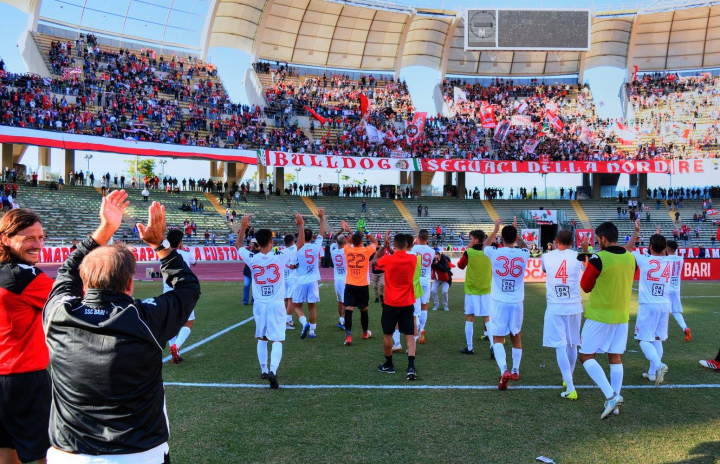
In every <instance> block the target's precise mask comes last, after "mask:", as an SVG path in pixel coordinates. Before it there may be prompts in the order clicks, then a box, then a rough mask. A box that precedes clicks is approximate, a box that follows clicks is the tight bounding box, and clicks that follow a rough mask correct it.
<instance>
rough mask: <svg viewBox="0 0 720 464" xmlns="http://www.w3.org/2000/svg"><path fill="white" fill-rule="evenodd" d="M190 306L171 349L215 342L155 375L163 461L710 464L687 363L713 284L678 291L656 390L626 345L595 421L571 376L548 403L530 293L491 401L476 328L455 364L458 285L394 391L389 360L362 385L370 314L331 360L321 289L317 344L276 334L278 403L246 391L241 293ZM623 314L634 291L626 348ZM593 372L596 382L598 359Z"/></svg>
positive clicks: (268, 394)
mask: <svg viewBox="0 0 720 464" xmlns="http://www.w3.org/2000/svg"><path fill="white" fill-rule="evenodd" d="M202 291H203V294H202V297H201V299H200V302H199V305H198V308H197V309H196V316H197V319H196V321H195V328H194V329H193V332H192V335H191V336H190V338H189V339H188V341H187V342H186V343H185V346H184V347H183V348H184V349H188V348H192V346H193V345H194V344H196V343H198V342H202V341H205V340H206V339H208V337H212V336H214V335H217V334H218V333H220V334H219V335H217V336H215V338H212V339H210V340H207V341H205V342H204V343H202V344H201V345H199V346H197V347H195V348H192V349H189V350H188V351H187V352H185V353H184V354H183V357H184V359H185V362H184V363H182V364H181V365H179V366H175V365H173V364H171V363H169V362H166V363H165V364H164V372H163V376H164V380H165V382H166V384H167V386H166V388H165V390H166V395H167V412H168V416H169V418H170V432H171V436H170V449H171V456H172V460H173V462H180V463H197V462H311V461H312V462H378V461H385V462H417V461H428V462H432V461H440V462H459V461H462V462H504V463H507V462H533V461H534V459H535V458H536V457H537V456H540V455H544V456H548V457H550V458H552V459H554V460H555V461H556V462H557V463H571V462H572V463H591V462H603V463H606V462H631V461H636V462H643V463H645V462H650V463H661V462H662V463H665V462H667V463H670V462H672V463H675V462H686V463H706V462H707V463H711V462H720V461H719V460H720V408H718V407H717V405H718V399H719V398H720V374H718V373H716V372H711V371H707V370H705V369H703V368H702V367H700V365H699V364H698V360H700V359H705V358H710V357H714V356H715V354H716V353H717V349H718V344H719V343H720V337H719V336H718V319H719V318H720V316H719V314H720V283H700V282H683V286H682V297H683V299H682V302H683V306H684V308H685V319H686V321H687V323H688V325H689V326H690V328H691V329H692V331H693V341H692V342H690V343H686V342H685V341H684V338H683V334H682V333H681V331H680V328H679V327H678V325H677V323H676V322H675V320H674V319H673V318H672V317H671V318H670V338H669V340H668V342H666V344H665V354H664V357H663V362H665V363H666V364H667V365H668V366H669V368H670V370H669V372H668V374H667V375H666V378H665V380H666V386H665V387H663V388H660V389H658V388H655V387H654V384H653V385H652V386H651V384H649V383H648V382H647V381H645V380H644V379H643V378H642V377H641V374H642V372H645V371H646V370H647V367H648V362H647V360H646V359H645V357H644V356H643V355H642V353H641V352H640V350H639V348H638V346H637V343H636V342H634V341H632V340H629V341H628V350H629V351H628V352H626V354H625V356H624V364H625V377H624V387H627V388H624V389H623V392H622V395H623V397H624V398H625V405H624V406H623V407H622V408H621V412H620V415H619V416H613V417H611V418H610V419H608V420H606V421H601V420H600V413H601V412H602V404H603V396H602V393H601V392H600V391H599V389H597V388H595V387H594V386H593V387H592V388H583V386H586V387H587V386H590V385H592V381H591V380H590V378H589V377H588V375H587V374H586V373H585V371H584V369H583V368H582V366H581V365H580V363H579V362H578V366H577V367H576V369H575V382H576V385H577V386H578V387H579V388H578V394H579V399H578V401H574V402H571V401H568V400H565V399H562V398H560V392H561V391H562V388H561V386H560V384H561V382H562V378H561V376H560V371H559V369H558V367H557V364H556V361H555V352H554V350H552V349H549V348H543V347H542V323H543V316H544V311H545V287H544V284H527V285H526V293H525V320H524V325H523V332H522V333H523V359H522V364H521V369H520V375H521V380H520V381H519V382H511V383H510V387H509V389H508V390H507V391H504V392H502V391H498V390H497V380H498V376H499V370H498V368H497V364H496V363H495V361H493V360H491V359H490V356H489V343H488V342H487V341H481V340H480V335H482V325H481V323H479V322H477V321H476V323H475V353H476V354H475V355H474V356H467V355H462V354H460V352H459V351H460V349H461V348H463V347H464V346H465V334H464V324H465V322H464V321H465V319H464V315H463V298H464V296H463V287H462V283H455V284H453V285H452V287H451V289H450V308H451V310H450V311H447V312H445V311H442V310H440V311H430V314H429V317H428V322H427V327H426V329H427V344H425V345H418V350H417V360H416V367H417V370H418V376H419V377H418V380H417V381H416V382H408V381H406V380H405V375H404V371H405V368H406V366H407V365H406V356H405V355H404V354H399V353H396V354H395V356H394V361H395V366H396V368H397V369H398V373H397V374H395V375H388V374H381V373H379V372H377V370H376V367H377V365H378V364H380V363H382V362H383V361H384V358H383V353H382V338H381V337H382V331H381V329H380V312H381V308H380V304H379V303H371V306H370V329H371V331H372V332H373V336H372V338H370V339H369V340H362V338H361V332H360V323H359V317H358V316H355V319H356V321H355V322H356V324H355V326H356V331H355V333H354V334H353V335H354V336H353V345H352V346H350V347H346V346H343V341H344V332H342V331H340V330H339V329H337V328H336V327H335V324H336V323H337V311H336V307H337V303H336V300H335V295H334V292H333V286H332V283H331V282H324V283H323V285H322V287H321V288H320V293H321V299H322V303H320V304H319V306H318V328H317V338H315V339H312V340H311V339H306V340H300V331H299V330H294V331H288V333H287V341H286V342H285V345H284V350H283V359H282V363H281V365H280V369H279V372H278V378H279V380H280V384H281V387H280V390H270V389H269V388H268V383H267V381H262V380H260V369H259V365H258V361H257V355H256V340H255V338H254V331H255V327H254V323H253V321H252V319H251V318H252V309H251V307H250V306H242V304H241V298H240V294H241V292H242V284H241V283H240V282H228V283H224V282H206V283H203V284H202ZM160 292H161V284H160V283H159V282H155V283H143V282H140V283H137V285H136V295H135V296H136V297H139V298H145V297H148V296H154V295H156V294H159V293H160ZM636 311H637V292H633V302H632V306H631V320H630V329H631V330H630V331H631V333H632V328H634V317H635V313H636ZM230 327H233V328H231V329H229V330H227V329H228V328H230ZM223 331H224V332H223ZM221 332H222V333H221ZM404 344H405V343H404V340H403V345H404ZM506 346H509V341H507V342H506ZM508 352H509V348H508ZM508 357H509V355H508ZM598 360H599V361H600V363H601V365H603V367H604V368H605V369H606V371H607V359H606V357H604V356H599V357H598ZM188 384H194V385H188ZM248 384H250V385H248ZM255 386H257V387H258V388H254V387H255Z"/></svg>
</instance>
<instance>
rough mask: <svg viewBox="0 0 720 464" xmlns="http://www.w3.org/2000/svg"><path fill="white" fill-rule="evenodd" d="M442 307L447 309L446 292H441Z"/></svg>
mask: <svg viewBox="0 0 720 464" xmlns="http://www.w3.org/2000/svg"><path fill="white" fill-rule="evenodd" d="M443 308H444V309H448V294H447V292H445V293H443Z"/></svg>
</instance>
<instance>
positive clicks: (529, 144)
mask: <svg viewBox="0 0 720 464" xmlns="http://www.w3.org/2000/svg"><path fill="white" fill-rule="evenodd" d="M539 143H540V141H539V140H538V139H527V140H526V141H525V143H524V144H523V151H524V152H525V153H528V154H530V153H535V149H536V148H537V146H538V144H539Z"/></svg>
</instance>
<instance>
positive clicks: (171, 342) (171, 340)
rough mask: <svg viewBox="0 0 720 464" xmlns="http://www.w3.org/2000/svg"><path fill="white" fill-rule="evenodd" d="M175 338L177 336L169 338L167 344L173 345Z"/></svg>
mask: <svg viewBox="0 0 720 464" xmlns="http://www.w3.org/2000/svg"><path fill="white" fill-rule="evenodd" d="M176 340H177V336H175V337H173V338H171V339H170V341H169V342H168V346H173V345H174V344H175V341H176Z"/></svg>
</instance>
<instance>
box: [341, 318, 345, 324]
mask: <svg viewBox="0 0 720 464" xmlns="http://www.w3.org/2000/svg"><path fill="white" fill-rule="evenodd" d="M340 325H345V318H344V317H341V318H340Z"/></svg>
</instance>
